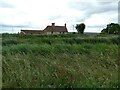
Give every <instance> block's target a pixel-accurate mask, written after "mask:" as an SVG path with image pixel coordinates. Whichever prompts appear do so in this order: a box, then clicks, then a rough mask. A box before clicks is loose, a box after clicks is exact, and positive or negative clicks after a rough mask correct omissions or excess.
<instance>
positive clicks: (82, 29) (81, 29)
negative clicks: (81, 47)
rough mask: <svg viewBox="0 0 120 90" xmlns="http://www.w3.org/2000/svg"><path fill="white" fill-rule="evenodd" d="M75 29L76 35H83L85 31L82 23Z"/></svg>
mask: <svg viewBox="0 0 120 90" xmlns="http://www.w3.org/2000/svg"><path fill="white" fill-rule="evenodd" d="M75 28H76V29H77V31H78V33H81V34H83V33H84V29H85V24H84V23H81V24H77V25H76V26H75Z"/></svg>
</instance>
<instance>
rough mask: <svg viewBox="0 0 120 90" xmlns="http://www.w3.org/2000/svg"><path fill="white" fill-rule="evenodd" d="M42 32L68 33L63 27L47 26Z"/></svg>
mask: <svg viewBox="0 0 120 90" xmlns="http://www.w3.org/2000/svg"><path fill="white" fill-rule="evenodd" d="M44 31H47V32H48V31H49V32H68V31H67V28H66V27H65V26H47V27H46V28H45V29H44Z"/></svg>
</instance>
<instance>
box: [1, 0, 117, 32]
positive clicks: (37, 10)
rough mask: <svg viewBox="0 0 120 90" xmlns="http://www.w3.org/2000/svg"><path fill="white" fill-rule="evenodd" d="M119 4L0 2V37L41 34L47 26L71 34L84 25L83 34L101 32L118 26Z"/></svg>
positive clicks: (100, 0)
mask: <svg viewBox="0 0 120 90" xmlns="http://www.w3.org/2000/svg"><path fill="white" fill-rule="evenodd" d="M118 1H119V0H0V33H18V32H20V30H21V29H35V30H43V29H44V28H45V27H46V26H47V25H51V23H55V25H59V26H64V24H65V23H66V25H67V29H68V31H69V32H73V31H74V32H75V31H76V29H75V26H76V24H80V23H84V24H85V25H86V28H85V32H98V33H99V32H101V30H102V29H103V28H105V27H106V26H107V24H109V23H118Z"/></svg>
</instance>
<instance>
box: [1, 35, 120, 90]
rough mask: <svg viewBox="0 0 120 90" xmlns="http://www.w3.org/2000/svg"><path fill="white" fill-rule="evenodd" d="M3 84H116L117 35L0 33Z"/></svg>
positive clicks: (21, 85)
mask: <svg viewBox="0 0 120 90" xmlns="http://www.w3.org/2000/svg"><path fill="white" fill-rule="evenodd" d="M2 46H3V47H2V72H3V79H2V82H3V88H10V87H12V88H118V46H119V39H118V36H117V35H104V34H103V35H102V34H99V35H83V34H82V35H81V34H66V35H17V34H14V35H12V34H3V35H2Z"/></svg>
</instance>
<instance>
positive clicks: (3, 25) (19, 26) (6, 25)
mask: <svg viewBox="0 0 120 90" xmlns="http://www.w3.org/2000/svg"><path fill="white" fill-rule="evenodd" d="M0 27H8V28H9V27H14V28H24V27H30V26H29V25H9V24H0Z"/></svg>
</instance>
